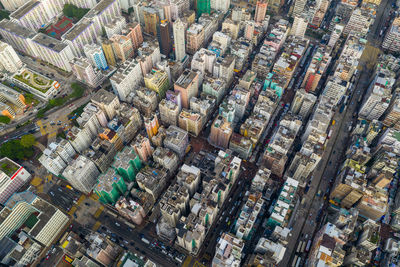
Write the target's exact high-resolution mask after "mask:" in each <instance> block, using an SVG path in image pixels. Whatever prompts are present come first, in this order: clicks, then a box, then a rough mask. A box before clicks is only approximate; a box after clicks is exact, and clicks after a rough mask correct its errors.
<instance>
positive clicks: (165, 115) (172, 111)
mask: <svg viewBox="0 0 400 267" xmlns="http://www.w3.org/2000/svg"><path fill="white" fill-rule="evenodd" d="M159 110H160V119H161V121H162V122H163V123H165V124H167V125H178V118H179V113H180V110H179V107H178V105H177V104H175V103H174V102H172V101H170V100H167V99H163V100H161V102H160V104H159Z"/></svg>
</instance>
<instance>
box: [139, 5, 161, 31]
mask: <svg viewBox="0 0 400 267" xmlns="http://www.w3.org/2000/svg"><path fill="white" fill-rule="evenodd" d="M142 12H143V18H144V32H145V33H147V34H150V35H153V36H157V27H158V25H159V23H160V18H159V16H158V12H157V10H156V9H155V8H153V7H144V8H142Z"/></svg>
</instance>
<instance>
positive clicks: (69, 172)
mask: <svg viewBox="0 0 400 267" xmlns="http://www.w3.org/2000/svg"><path fill="white" fill-rule="evenodd" d="M62 175H63V177H64V178H65V179H67V181H68V182H69V183H70V184H71V185H72V186H73V187H74V188H75V189H77V190H79V191H81V192H83V193H86V194H88V193H90V192H91V191H92V189H93V187H94V186H95V184H96V182H97V178H98V176H99V175H100V172H99V170H98V169H97V167H96V165H95V164H94V163H93V162H92V161H91V160H89V159H88V158H86V157H85V156H82V155H80V156H79V157H78V158H77V159H76V160H74V161H73V162H72V163H71V164H70V165H68V166H67V168H65V170H64V172H63V174H62Z"/></svg>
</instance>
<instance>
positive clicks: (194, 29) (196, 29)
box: [186, 0, 210, 55]
mask: <svg viewBox="0 0 400 267" xmlns="http://www.w3.org/2000/svg"><path fill="white" fill-rule="evenodd" d="M200 1H203V0H200ZM204 1H210V0H204ZM203 42H204V26H203V25H201V24H197V23H195V24H192V25H190V26H189V28H188V29H187V30H186V52H187V53H189V54H191V55H194V54H195V53H196V52H197V51H198V50H199V49H200V47H202V45H203Z"/></svg>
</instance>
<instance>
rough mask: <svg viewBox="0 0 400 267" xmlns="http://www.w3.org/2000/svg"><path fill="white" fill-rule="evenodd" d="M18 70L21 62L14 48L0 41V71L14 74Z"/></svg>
mask: <svg viewBox="0 0 400 267" xmlns="http://www.w3.org/2000/svg"><path fill="white" fill-rule="evenodd" d="M20 68H22V61H21V59H20V58H19V57H18V55H17V53H15V50H14V48H12V46H10V45H9V44H7V43H4V42H1V41H0V70H2V71H8V72H11V73H14V72H17V71H18V70H19V69H20Z"/></svg>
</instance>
